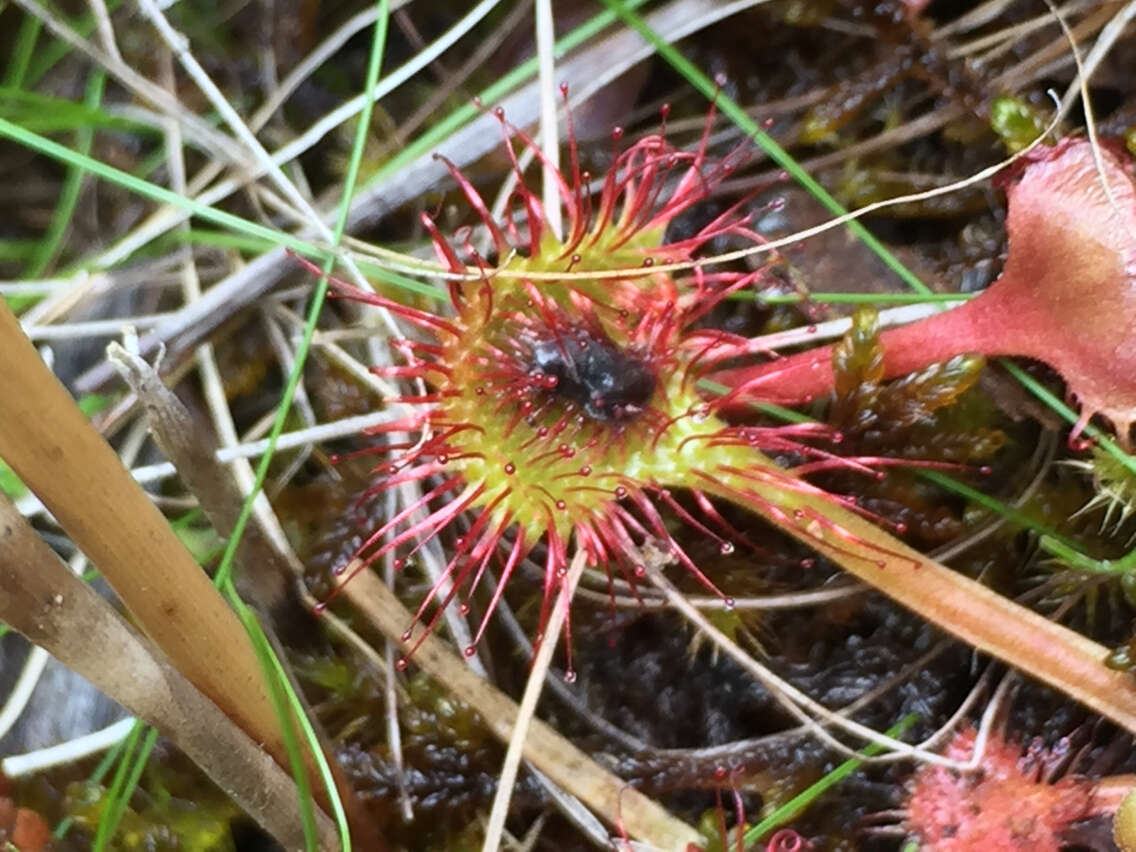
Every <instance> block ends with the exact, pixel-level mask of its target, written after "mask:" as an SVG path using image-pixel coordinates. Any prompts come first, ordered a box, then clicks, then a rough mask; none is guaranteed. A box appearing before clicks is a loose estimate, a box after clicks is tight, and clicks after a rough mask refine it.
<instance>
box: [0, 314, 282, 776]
mask: <svg viewBox="0 0 1136 852" xmlns="http://www.w3.org/2000/svg"><path fill="white" fill-rule="evenodd" d="M0 363H2V364H3V365H4V369H3V370H0V458H3V459H4V461H6V462H7V463H8V464H9V465H10V466H11V468H12V469H13V470H14V471H15V472H16V474H17V475H18V476H19V477H20V478H21V479H22V480H23V481H24V483H25V484H26V485H27V486H28V488H29V489H31V490H32V491H34V492H35V493H36V494H37V495H38V496H39V498H40V499H41V500H42V501H43V503H44V505H45V506H47V508H48V509H49V510H50V511H51V512H52V514H53V515H55V517H56V519H57V520H58V521H59V523H60V525H61V526H62V527H63V528H64V530H66V531H67V533H68V535H70V536H71V538H72V540H73V541H74V542H75V544H76V545H77V546H78V547H79V548H80V549H81V550H82V551H83V552H84V553H86V554H87V556H88V557H89V558H90V559H91V562H92V563H93V564H94V565H95V566H96V567H97V568H98V569H99V571H100V572H101V573H102V575H103V576H104V577H105V578H106V579H107V581H108V582H109V583H110V584H111V586H112V587H113V588H114V589H115V591H116V592H117V593H118V595H119V597H120V598H121V599H122V601H123V603H124V604H126V607H127V608H128V609H129V610H130V612H131V614H132V615H133V616H134V617H135V618H136V619H137V620H138V623H139V624H140V625H141V627H142V629H143V630H144V631H146V633H147V634H148V635H149V636H150V638H151V639H153V641H154V643H155V644H156V645H158V647H159V648H161V649H162V651H163V652H164V653H165V654H166V655H167V656H168V657H169V659H170V662H171V663H172V664H173V665H174V667H175V668H177V669H178V670H179V671H181V672H182V673H183V674H184V675H185V676H186V677H187V678H188V679H189V680H190V682H191V683H193V684H194V685H195V686H197V687H198V688H199V689H200V690H201V691H202V692H204V693H205V695H206V696H208V697H209V698H210V699H211V700H212V701H214V702H215V703H216V704H217V705H218V706H219V707H220V708H221V709H222V710H224V711H225V712H226V713H228V714H229V716H230V717H231V718H232V719H233V720H234V721H236V722H237V724H239V725H240V726H241V727H242V728H243V729H244V730H245V731H246V732H248V733H249V734H250V735H251V736H252V737H253V738H254V739H256V740H257V741H258V742H262V743H264V744H265V747H266V748H267V749H268V750H269V752H271V753H272V754H273V756H275V757H277V758H278V759H280V760H282V761H283V760H285V759H286V758H285V750H284V747H283V743H282V741H281V739H280V734H279V726H278V724H277V720H276V714H275V712H274V711H273V708H272V704H271V702H270V701H269V698H268V694H267V692H266V690H265V687H264V683H263V680H262V675H261V672H260V669H259V667H258V665H257V661H256V656H255V654H254V653H253V649H252V645H251V644H250V642H249V640H248V637H247V636H246V635H245V631H244V629H243V628H242V627H241V624H240V622H239V621H238V619H237V618H236V616H235V615H234V614H233V612H232V610H230V609H229V608H228V606H226V604H225V603H224V601H223V600H222V599H221V597H220V595H219V594H218V593H217V591H216V589H214V588H213V586H212V585H211V584H210V582H209V579H208V577H206V576H205V573H204V572H203V571H202V570H201V568H200V566H198V565H197V563H196V562H195V561H194V560H193V558H192V557H191V556H190V555H189V553H188V552H187V551H186V549H185V548H184V547H183V546H182V544H181V542H180V541H178V539H177V536H176V535H175V534H174V532H173V530H171V529H170V526H169V524H168V523H167V522H166V519H165V518H164V517H163V516H162V514H161V512H159V511H158V509H157V508H156V507H155V506H154V504H153V503H152V502H151V501H150V498H149V497H148V496H147V495H146V493H145V492H144V491H143V490H142V489H141V488H140V487H139V486H138V484H137V483H135V482H134V480H133V479H132V478H131V476H130V473H129V471H128V470H126V468H125V467H124V466H123V464H122V462H121V461H120V459H119V457H118V456H117V455H116V454H115V452H114V450H112V449H111V447H110V446H109V445H108V444H107V443H106V441H105V440H103V437H102V436H101V435H100V434H99V433H98V431H97V430H96V429H95V428H94V426H92V425H91V423H90V421H88V420H87V418H86V417H85V416H84V415H83V413H82V412H81V411H80V410H79V408H78V406H76V405H75V402H74V401H73V400H72V399H71V396H70V394H68V393H67V390H66V389H65V388H64V387H63V385H62V384H60V382H59V380H58V379H57V378H56V377H55V376H54V375H53V374H52V373H51V371H50V370H49V369H48V368H47V367H46V365H44V363H43V361H42V360H41V359H40V356H39V353H38V352H36V350H35V348H34V347H33V346H32V345H31V343H30V342H29V341H28V339H27V337H26V336H25V335H24V333H23V332H22V331H21V330H20V325H19V321H18V320H17V319H16V317H15V316H14V315H13V314H12V312H11V311H10V310H9V309H8V307H7V305H6V304H3V303H0Z"/></svg>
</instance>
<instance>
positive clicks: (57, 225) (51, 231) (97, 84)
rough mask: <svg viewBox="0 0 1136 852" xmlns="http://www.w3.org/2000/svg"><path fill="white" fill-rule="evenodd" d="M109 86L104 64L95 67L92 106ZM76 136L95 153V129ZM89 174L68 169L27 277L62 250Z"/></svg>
mask: <svg viewBox="0 0 1136 852" xmlns="http://www.w3.org/2000/svg"><path fill="white" fill-rule="evenodd" d="M105 89H106V72H105V71H103V70H102V69H101V68H98V69H95V70H94V71H92V72H91V76H90V78H89V79H88V80H87V91H86V94H85V95H84V98H83V103H84V105H85V106H87V107H89V108H91V109H97V108H98V106H99V104H100V103H102V99H103V92H104V91H105ZM76 137H77V138H76V139H75V151H76V153H79V154H82V155H83V156H88V155H89V154H90V153H91V144H92V143H93V142H94V138H95V132H94V130H93V129H92V128H91V127H90V126H86V127H81V128H80V129H79V130H78V131H77V132H76ZM85 174H86V172H84V171H83V169H80V168H78V167H76V166H71V167H70V168H69V169H68V170H67V176H66V177H65V178H64V179H63V188H62V189H61V190H60V192H59V203H58V204H56V205H55V211H54V212H53V213H52V214H51V222H50V223H49V224H48V226H47V233H46V234H44V236H43V239H42V240H40V243H39V247H38V248H37V250H36V253H35V254H34V255H33V256H32V259H31V261H29V263H28V266H27V269H25V270H24V276H25V277H27V278H38V277H39V276H41V275H42V274H43V272H44V270H46V269H47V267H48V266H49V265H50V264H51V262H52V260H54V258H55V256H56V254H57V253H58V252H59V249H60V247H61V246H62V244H63V238H64V236H65V235H66V234H67V228H68V227H69V226H70V224H71V218H72V216H73V215H74V213H75V205H76V204H78V202H79V193H80V191H81V190H82V189H83V177H84V176H85Z"/></svg>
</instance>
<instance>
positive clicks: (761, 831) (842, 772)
mask: <svg viewBox="0 0 1136 852" xmlns="http://www.w3.org/2000/svg"><path fill="white" fill-rule="evenodd" d="M918 718H919V715H918V714H917V713H911V714H908V715H907V716H904V717H903V718H902V719H900V720H899V722H898V723H897V724H895V725H893V726H892V727H891V728H889V729H888V731H887V734H888V736H889V737H898V736H900V735H901V734H903V732H904V731H906V730H907V729H908V728H910V727H911V726H912V725H914V724H915V721H916V720H917V719H918ZM883 750H884V747H883V746H881V745H879V744H877V743H871V744H870V745H868V746H867V747H866V748H864V749H863V750H862V751H861V752H860V754H862V755H864V757H872V756H874V755H877V754H879V753H880V752H881V751H883ZM863 763H864V761H862V760H859V759H857V758H855V757H852V758H849V759H848V760H846V761H844V762H843V763H842V764H840V765H839V766H838V767H836V768H835V769H833V770H832V771H831V772H829V773H828V774H827V775H825V776H824V777H823V778H821V779H820V780H819V781H817V782H815V783H814V784H812V785H811V786H809V787H808V788H807V789H805V790H802V791H801V792H800V793H798V794H797V795H796V796H794V797H793V798H791V799H790V800H789V801H787V802H786V803H785V804H783V805H782V806H781V807H779V808H777V809H776V810H775V811H773V813H771V814H770V815H769V816H767V817H766V818H765V819H763V820H762V821H761V822H759V823H758V824H757V825H755V826H754V827H753V828H751V829H750V830H749V831H747V832H746V833H745V838H744V840H743V843H744V844H745V847H746V848H747V849H748V848H749V847H750V846H751V845H752V844H754V843H757V842H758V841H759V840H761V839H762V837H764V836H765V835H766V834H768V833H769V832H770V831H772V830H773V829H775V828H777V827H778V826H781V825H784V824H785V823H786V822H788V821H789V820H791V819H793V818H794V817H796V816H797V815H798V814H800V813H801V812H802V811H804V810H805V808H807V807H808V806H809V805H811V804H812V803H813V802H814V801H815V800H816V799H817V798H819V797H820V796H821V795H822V794H824V793H825V792H826V791H828V790H830V789H832V788H833V787H835V786H836V785H837V784H839V783H840V782H841V781H843V780H844V779H845V778H847V777H848V776H849V775H851V774H852V773H853V772H855V771H856V770H857V769H859V768H860V766H862V765H863Z"/></svg>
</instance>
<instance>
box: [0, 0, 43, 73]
mask: <svg viewBox="0 0 1136 852" xmlns="http://www.w3.org/2000/svg"><path fill="white" fill-rule="evenodd" d="M42 27H43V25H42V24H41V23H40V22H39V18H35V17H33V16H31V15H25V16H24V19H23V20H22V21H20V31H19V33H17V34H16V42H15V44H13V45H12V52H11V53H10V54H9V55H8V67H7V68H6V69H5V70H4V85H5V86H11V87H12V88H16V89H18V88H20V87H21V86H23V85H24V80H25V79H27V76H28V65H29V64H30V63H31V61H32V55H33V54H34V52H35V47H36V40H37V39H38V38H39V31H40V29H42Z"/></svg>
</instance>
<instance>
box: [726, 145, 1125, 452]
mask: <svg viewBox="0 0 1136 852" xmlns="http://www.w3.org/2000/svg"><path fill="white" fill-rule="evenodd" d="M1098 153H1099V159H1098V157H1097V156H1096V155H1094V151H1093V147H1092V145H1091V144H1090V143H1089V142H1088V141H1087V140H1084V139H1065V140H1063V141H1061V142H1060V143H1059V144H1057V145H1055V146H1053V147H1045V148H1039V149H1036V150H1035V151H1034V152H1032V153H1031V154H1030V155H1029V156H1028V157H1027V158H1025V159H1024V161H1022V162H1021V163H1020V164H1019V165H1018V166H1017V167H1015V168H1014V169H1013V170H1011V171H1010V172H1009V173H1008V174H1007V175H1006V176H1005V178H1004V179H1003V184H1004V186H1005V188H1006V196H1007V203H1008V214H1007V219H1006V228H1007V232H1008V236H1009V255H1008V257H1007V259H1006V266H1005V269H1004V271H1003V272H1002V275H1001V276H1000V277H999V278H998V280H997V281H996V282H995V283H994V284H992V285H991V286H990V287H989V288H988V289H987V290H985V291H984V292H983V293H981V294H980V295H979V296H977V297H976V298H974V299H972V300H971V301H969V302H967V303H965V304H963V305H962V306H961V307H958V308H955V309H954V310H950V311H946V312H944V313H941V314H938V315H935V316H933V317H929V318H927V319H924V320H920V321H918V322H915V323H912V324H910V325H907V326H904V327H902V328H896V329H891V330H888V331H885V332H883V333H882V334H881V335H880V343H881V345H882V346H883V348H884V351H885V355H886V357H885V374H886V376H888V377H893V376H899V375H903V374H906V373H911V372H914V371H916V370H920V369H923V368H924V367H926V366H928V365H930V364H934V363H937V362H942V361H946V360H948V359H950V358H952V357H954V356H955V355H960V354H963V353H981V354H984V355H1019V356H1025V357H1028V358H1035V359H1037V360H1039V361H1044V362H1045V363H1046V364H1049V365H1050V366H1051V367H1053V368H1054V369H1055V370H1057V371H1058V372H1059V373H1060V374H1061V375H1062V377H1063V378H1064V379H1065V382H1066V384H1067V386H1068V389H1069V393H1070V394H1071V395H1072V396H1073V397H1075V398H1076V399H1077V401H1078V402H1079V403H1080V406H1081V416H1080V420H1079V421H1078V423H1077V425H1076V427H1075V428H1074V430H1073V433H1072V436H1071V440H1075V439H1076V438H1077V436H1078V435H1079V434H1080V433H1081V431H1082V430H1083V429H1084V427H1085V424H1086V423H1087V422H1088V421H1089V419H1090V418H1091V417H1092V416H1093V415H1095V414H1100V415H1102V416H1104V417H1106V418H1108V420H1109V421H1111V422H1112V424H1113V425H1114V426H1115V427H1116V431H1117V436H1118V438H1119V439H1120V441H1121V442H1122V443H1124V444H1125V445H1129V442H1130V431H1131V426H1132V424H1133V422H1136V182H1134V180H1133V164H1132V161H1131V159H1130V158H1129V157H1128V155H1127V154H1125V153H1124V152H1123V151H1122V150H1121V149H1120V148H1119V147H1118V146H1112V145H1105V146H1101V147H1100V148H1099V149H1098ZM744 352H745V345H744V343H742V344H740V345H738V346H736V347H735V348H734V352H733V354H744ZM721 354H725V353H721ZM713 378H714V379H715V380H716V381H718V382H721V383H722V384H725V385H728V386H730V387H731V388H733V389H734V390H733V392H732V394H731V397H732V399H733V400H736V401H743V400H747V399H751V400H752V399H758V400H763V401H769V402H777V403H781V404H786V405H789V404H795V403H800V402H805V401H807V400H810V399H813V398H815V397H818V396H821V395H823V394H826V393H828V392H830V391H831V390H832V387H833V371H832V347H821V348H816V349H812V350H809V351H806V352H803V353H800V354H798V355H793V356H790V357H788V358H783V359H779V360H773V361H770V362H767V363H764V364H760V365H757V366H752V367H742V368H734V369H728V370H722V371H720V372H718V373H717V374H716V375H715V376H714V377H713Z"/></svg>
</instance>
